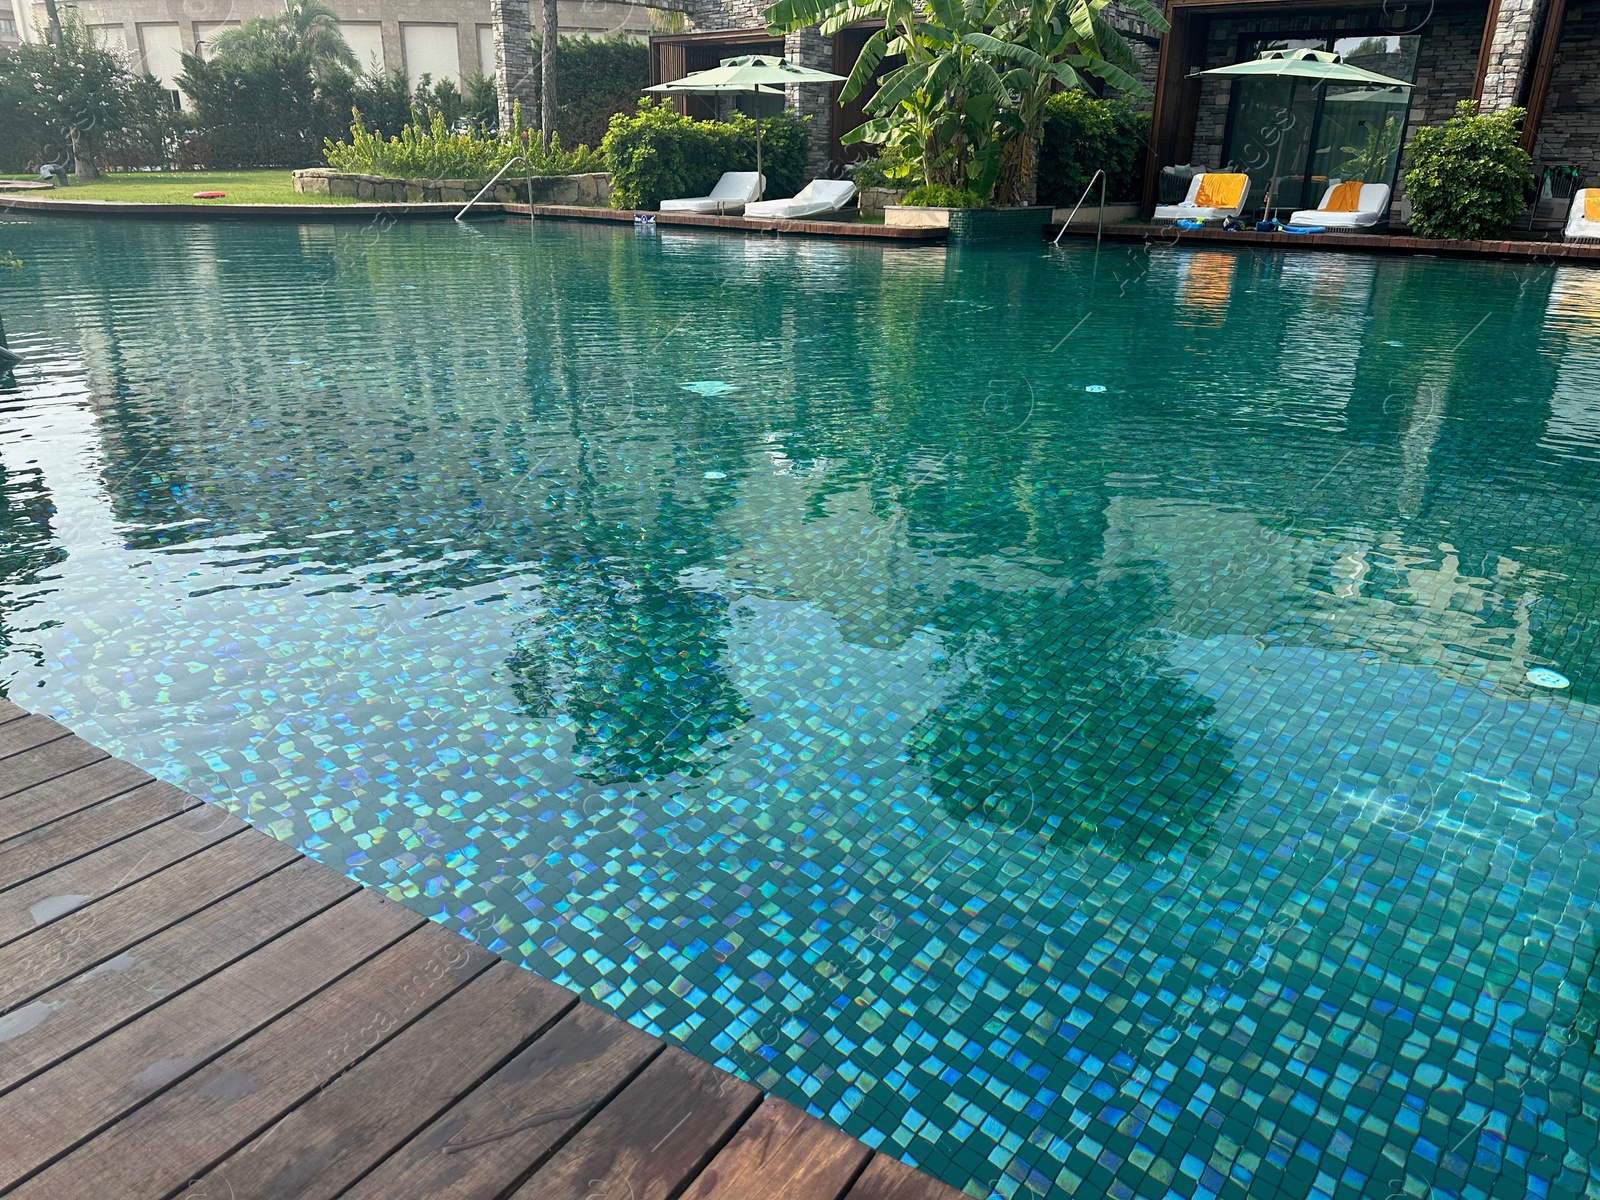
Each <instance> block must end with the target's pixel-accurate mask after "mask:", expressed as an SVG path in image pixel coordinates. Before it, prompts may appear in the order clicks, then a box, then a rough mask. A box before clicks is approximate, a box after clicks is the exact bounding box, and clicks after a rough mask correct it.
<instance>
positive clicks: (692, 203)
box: [661, 171, 761, 213]
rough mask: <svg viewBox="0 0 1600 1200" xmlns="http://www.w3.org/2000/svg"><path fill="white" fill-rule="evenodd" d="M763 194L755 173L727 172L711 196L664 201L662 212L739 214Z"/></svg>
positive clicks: (712, 190)
mask: <svg viewBox="0 0 1600 1200" xmlns="http://www.w3.org/2000/svg"><path fill="white" fill-rule="evenodd" d="M760 192H761V180H760V179H758V178H757V177H756V173H755V172H754V171H725V172H723V175H722V178H721V179H719V180H717V186H716V187H714V188H712V189H711V194H710V195H709V196H686V197H684V198H683V199H681V200H663V201H662V202H661V211H662V212H692V213H738V212H742V211H744V206H745V205H746V204H748V203H749V202H750V201H752V200H754V199H755V198H756V197H757V196H758V195H760Z"/></svg>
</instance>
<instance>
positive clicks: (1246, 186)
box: [1155, 171, 1250, 221]
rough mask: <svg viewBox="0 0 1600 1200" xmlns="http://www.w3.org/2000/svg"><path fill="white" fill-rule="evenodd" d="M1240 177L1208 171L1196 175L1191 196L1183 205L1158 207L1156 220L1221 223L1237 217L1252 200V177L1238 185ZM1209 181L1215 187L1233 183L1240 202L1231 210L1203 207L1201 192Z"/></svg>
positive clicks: (1191, 183) (1191, 184)
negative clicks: (1224, 219)
mask: <svg viewBox="0 0 1600 1200" xmlns="http://www.w3.org/2000/svg"><path fill="white" fill-rule="evenodd" d="M1239 178H1240V177H1239V176H1237V175H1234V174H1231V173H1228V172H1219V171H1208V172H1206V173H1205V174H1203V175H1196V176H1195V177H1194V178H1193V179H1191V180H1190V181H1189V194H1188V195H1187V196H1185V197H1184V198H1183V203H1181V204H1158V205H1156V213H1155V219H1156V220H1158V221H1220V220H1221V219H1222V218H1224V217H1237V216H1238V215H1239V214H1240V213H1242V212H1243V211H1244V202H1245V201H1246V200H1248V199H1249V198H1250V177H1249V176H1244V177H1243V179H1244V182H1243V184H1242V185H1240V184H1238V183H1237V180H1238V179H1239ZM1207 179H1209V180H1211V181H1212V183H1213V186H1224V185H1225V184H1228V183H1232V184H1234V185H1235V186H1238V188H1239V202H1238V203H1237V204H1235V205H1233V206H1232V207H1231V208H1226V207H1218V206H1214V205H1201V204H1200V203H1199V200H1200V191H1201V189H1202V187H1204V186H1205V181H1206V180H1207Z"/></svg>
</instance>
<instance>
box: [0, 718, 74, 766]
mask: <svg viewBox="0 0 1600 1200" xmlns="http://www.w3.org/2000/svg"><path fill="white" fill-rule="evenodd" d="M71 736H72V731H71V730H70V729H68V728H67V727H66V726H65V725H59V724H57V723H56V722H55V721H52V720H51V719H50V718H49V717H41V716H38V715H37V714H34V713H30V714H29V715H27V716H25V717H22V718H21V719H20V720H16V721H6V722H5V723H4V724H0V761H3V760H5V759H8V758H11V757H13V756H15V755H18V754H22V753H24V752H26V751H28V750H32V749H33V748H34V747H36V746H43V745H44V744H45V743H47V742H56V741H60V740H61V739H62V738H65V737H71Z"/></svg>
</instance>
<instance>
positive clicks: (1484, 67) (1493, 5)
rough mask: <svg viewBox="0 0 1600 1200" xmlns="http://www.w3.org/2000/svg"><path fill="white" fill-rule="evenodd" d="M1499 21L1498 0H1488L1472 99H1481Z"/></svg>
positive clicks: (1475, 101)
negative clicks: (1487, 11)
mask: <svg viewBox="0 0 1600 1200" xmlns="http://www.w3.org/2000/svg"><path fill="white" fill-rule="evenodd" d="M1499 23H1500V0H1489V15H1488V16H1487V17H1485V18H1484V21H1483V39H1482V41H1481V42H1480V43H1479V44H1478V69H1477V71H1476V72H1475V73H1474V74H1473V76H1472V101H1473V103H1474V104H1476V103H1477V102H1478V101H1479V100H1482V99H1483V82H1484V80H1485V79H1487V78H1488V77H1489V54H1490V53H1491V52H1492V51H1493V50H1494V31H1495V26H1497V25H1498V24H1499Z"/></svg>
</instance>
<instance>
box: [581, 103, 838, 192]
mask: <svg viewBox="0 0 1600 1200" xmlns="http://www.w3.org/2000/svg"><path fill="white" fill-rule="evenodd" d="M806 126H807V122H806V120H805V119H802V118H800V117H798V116H795V115H794V114H793V113H787V112H786V113H783V114H781V115H779V116H776V117H767V118H766V119H765V120H764V121H762V134H761V170H762V174H764V175H765V176H766V177H767V190H766V194H767V195H768V196H775V197H776V196H792V195H794V193H795V192H797V191H799V190H800V184H801V180H802V179H803V177H804V175H805V165H806V148H807V146H806V140H807V135H806ZM601 149H602V150H603V151H604V152H605V159H606V168H607V169H608V170H609V171H610V172H611V203H612V205H613V206H614V207H616V208H655V207H657V206H658V205H659V204H660V203H661V201H663V200H667V199H671V198H673V197H676V196H704V195H705V194H706V193H708V192H709V191H710V190H711V189H712V188H713V187H714V186H716V182H717V179H718V178H719V177H720V176H721V175H722V173H723V172H724V171H754V170H755V169H756V123H755V121H754V120H752V119H751V118H749V117H746V116H744V115H743V114H739V113H735V114H734V117H733V119H732V120H731V121H696V120H694V119H693V118H692V117H686V116H684V115H683V114H681V113H680V112H678V110H677V109H675V108H673V107H672V104H671V102H670V101H667V100H663V101H661V102H660V103H659V104H653V103H651V102H650V101H649V100H648V99H646V100H641V101H639V110H638V112H637V113H635V114H634V115H632V116H628V115H627V114H625V113H618V114H617V115H615V116H614V117H612V118H611V127H610V128H609V129H608V130H607V131H606V136H605V141H603V142H602V143H601Z"/></svg>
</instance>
